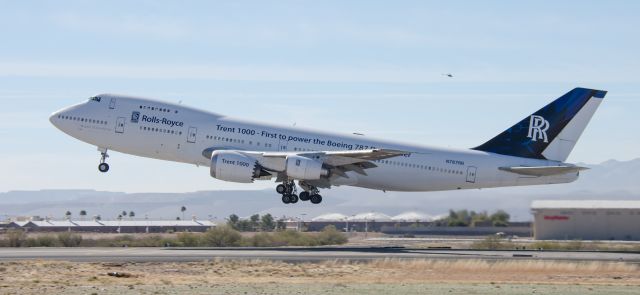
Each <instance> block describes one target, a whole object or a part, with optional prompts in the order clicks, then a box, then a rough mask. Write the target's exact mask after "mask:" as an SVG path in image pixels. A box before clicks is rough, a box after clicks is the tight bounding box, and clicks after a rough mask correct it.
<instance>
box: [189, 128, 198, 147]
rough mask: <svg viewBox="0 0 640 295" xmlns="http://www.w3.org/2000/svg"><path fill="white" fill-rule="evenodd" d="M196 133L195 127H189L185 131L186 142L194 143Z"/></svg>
mask: <svg viewBox="0 0 640 295" xmlns="http://www.w3.org/2000/svg"><path fill="white" fill-rule="evenodd" d="M197 133H198V129H197V128H196V127H189V132H188V133H187V142H190V143H196V134H197Z"/></svg>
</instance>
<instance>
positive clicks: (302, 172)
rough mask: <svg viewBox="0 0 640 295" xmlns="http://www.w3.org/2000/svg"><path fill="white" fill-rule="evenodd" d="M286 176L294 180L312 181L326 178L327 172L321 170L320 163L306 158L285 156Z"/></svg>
mask: <svg viewBox="0 0 640 295" xmlns="http://www.w3.org/2000/svg"><path fill="white" fill-rule="evenodd" d="M286 169H287V170H286V172H287V176H289V177H291V178H295V179H305V180H313V179H320V177H321V176H327V175H328V174H329V171H328V170H327V169H324V168H322V162H320V161H317V160H314V159H310V158H307V157H302V156H297V155H291V156H287V165H286Z"/></svg>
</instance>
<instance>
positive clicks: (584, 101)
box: [474, 88, 607, 162]
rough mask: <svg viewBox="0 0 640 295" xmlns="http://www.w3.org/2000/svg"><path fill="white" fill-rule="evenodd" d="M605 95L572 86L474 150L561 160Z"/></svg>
mask: <svg viewBox="0 0 640 295" xmlns="http://www.w3.org/2000/svg"><path fill="white" fill-rule="evenodd" d="M606 94H607V92H606V91H602V90H595V89H586V88H575V89H573V90H571V91H569V92H567V93H566V94H565V95H563V96H561V97H560V98H558V99H556V100H555V101H553V102H551V103H550V104H548V105H547V106H545V107H544V108H542V109H540V110H538V111H537V112H535V113H533V114H531V115H530V116H528V117H526V118H524V119H522V121H520V122H518V123H517V124H515V125H513V126H512V127H511V128H509V129H507V130H505V131H504V132H502V133H500V134H499V135H498V136H496V137H494V138H492V139H491V140H489V141H487V142H486V143H484V144H482V145H480V146H478V147H476V148H474V149H475V150H480V151H486V152H491V153H496V154H502V155H509V156H515V157H524V158H535V159H548V160H554V161H561V162H563V161H565V160H566V159H567V157H569V154H570V153H571V151H572V150H573V147H574V146H575V144H576V142H577V141H578V138H580V135H581V134H582V132H583V131H584V129H585V127H586V126H587V124H588V123H589V120H591V117H592V116H593V114H594V113H595V111H596V109H597V108H598V106H599V105H600V103H601V102H602V99H603V98H604V96H605V95H606Z"/></svg>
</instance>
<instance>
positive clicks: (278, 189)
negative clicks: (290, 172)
mask: <svg viewBox="0 0 640 295" xmlns="http://www.w3.org/2000/svg"><path fill="white" fill-rule="evenodd" d="M276 192H278V193H279V194H281V195H284V194H286V193H287V187H286V186H285V185H284V184H278V186H276Z"/></svg>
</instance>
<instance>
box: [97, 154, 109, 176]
mask: <svg viewBox="0 0 640 295" xmlns="http://www.w3.org/2000/svg"><path fill="white" fill-rule="evenodd" d="M98 150H99V151H100V155H101V157H100V164H99V165H98V171H100V172H102V173H105V172H107V171H109V164H107V163H106V160H107V158H108V157H109V155H108V154H107V149H101V148H99V149H98Z"/></svg>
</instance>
